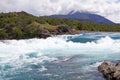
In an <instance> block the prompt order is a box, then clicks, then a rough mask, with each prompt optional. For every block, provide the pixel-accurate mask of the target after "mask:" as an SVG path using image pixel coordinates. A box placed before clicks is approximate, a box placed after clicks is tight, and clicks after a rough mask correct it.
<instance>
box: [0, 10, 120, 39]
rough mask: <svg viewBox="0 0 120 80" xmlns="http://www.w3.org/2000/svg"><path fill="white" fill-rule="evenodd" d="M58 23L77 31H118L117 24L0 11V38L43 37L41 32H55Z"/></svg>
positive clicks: (118, 26) (119, 30)
mask: <svg viewBox="0 0 120 80" xmlns="http://www.w3.org/2000/svg"><path fill="white" fill-rule="evenodd" d="M58 25H66V26H69V27H70V28H72V29H75V30H78V31H107V32H120V25H119V24H113V25H108V24H102V23H93V22H87V21H78V20H71V19H61V18H49V17H46V16H44V17H36V16H33V15H31V14H28V13H26V12H12V13H0V39H13V38H15V39H21V38H33V37H43V36H42V35H43V33H48V34H49V33H55V32H56V29H57V26H58Z"/></svg>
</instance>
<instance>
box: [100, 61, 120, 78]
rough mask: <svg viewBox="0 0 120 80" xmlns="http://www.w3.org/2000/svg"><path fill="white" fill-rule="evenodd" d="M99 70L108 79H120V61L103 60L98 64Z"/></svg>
mask: <svg viewBox="0 0 120 80" xmlns="http://www.w3.org/2000/svg"><path fill="white" fill-rule="evenodd" d="M98 71H99V72H101V73H102V74H103V76H104V77H105V78H106V80H120V62H118V63H112V62H108V61H106V62H103V63H102V64H101V65H99V66H98Z"/></svg>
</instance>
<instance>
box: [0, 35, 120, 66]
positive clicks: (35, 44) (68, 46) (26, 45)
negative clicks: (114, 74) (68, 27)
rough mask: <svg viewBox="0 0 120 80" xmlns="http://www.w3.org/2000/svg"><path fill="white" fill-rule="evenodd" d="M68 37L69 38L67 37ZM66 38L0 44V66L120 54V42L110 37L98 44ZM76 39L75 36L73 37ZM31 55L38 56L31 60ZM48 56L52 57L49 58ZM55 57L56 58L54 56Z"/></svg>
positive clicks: (6, 41)
mask: <svg viewBox="0 0 120 80" xmlns="http://www.w3.org/2000/svg"><path fill="white" fill-rule="evenodd" d="M66 37H67V36H66ZM66 37H65V36H64V37H63V36H62V37H60V36H59V37H50V38H47V39H37V38H35V39H28V40H5V41H1V42H0V65H5V64H9V65H11V66H13V67H16V68H20V67H22V66H23V65H24V64H29V63H33V64H34V63H36V64H37V63H43V62H44V61H45V60H46V61H54V60H57V58H54V56H55V55H56V56H59V55H77V54H99V55H102V54H108V53H120V40H113V39H111V38H110V37H108V36H107V37H105V38H102V39H100V40H98V41H96V42H87V43H75V42H71V41H69V42H67V41H66V40H67V39H66ZM72 37H75V36H72ZM29 53H34V54H36V56H35V57H32V58H30V57H29V56H28V55H29ZM46 55H51V57H48V56H46ZM52 55H54V56H52Z"/></svg>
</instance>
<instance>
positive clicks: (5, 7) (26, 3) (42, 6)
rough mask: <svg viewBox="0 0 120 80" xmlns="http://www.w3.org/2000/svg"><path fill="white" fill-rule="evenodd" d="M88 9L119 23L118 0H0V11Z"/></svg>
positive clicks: (36, 13)
mask: <svg viewBox="0 0 120 80" xmlns="http://www.w3.org/2000/svg"><path fill="white" fill-rule="evenodd" d="M72 10H75V11H90V12H94V13H95V14H99V15H102V16H104V17H106V18H108V19H110V20H112V21H114V22H116V23H120V0H0V12H13V11H26V12H29V13H32V14H34V15H37V16H39V15H52V14H67V13H69V12H70V11H72Z"/></svg>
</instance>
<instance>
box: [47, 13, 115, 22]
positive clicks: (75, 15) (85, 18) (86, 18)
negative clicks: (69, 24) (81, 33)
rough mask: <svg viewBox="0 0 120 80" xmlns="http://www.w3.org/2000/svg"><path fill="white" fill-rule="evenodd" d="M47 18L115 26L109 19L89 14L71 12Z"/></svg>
mask: <svg viewBox="0 0 120 80" xmlns="http://www.w3.org/2000/svg"><path fill="white" fill-rule="evenodd" d="M49 17H51V18H66V19H75V20H80V21H90V22H95V23H104V24H115V23H114V22H112V21H110V20H109V19H107V18H105V17H103V16H100V15H97V14H94V13H90V12H79V11H71V12H70V13H68V14H66V15H60V14H56V15H51V16H49Z"/></svg>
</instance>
